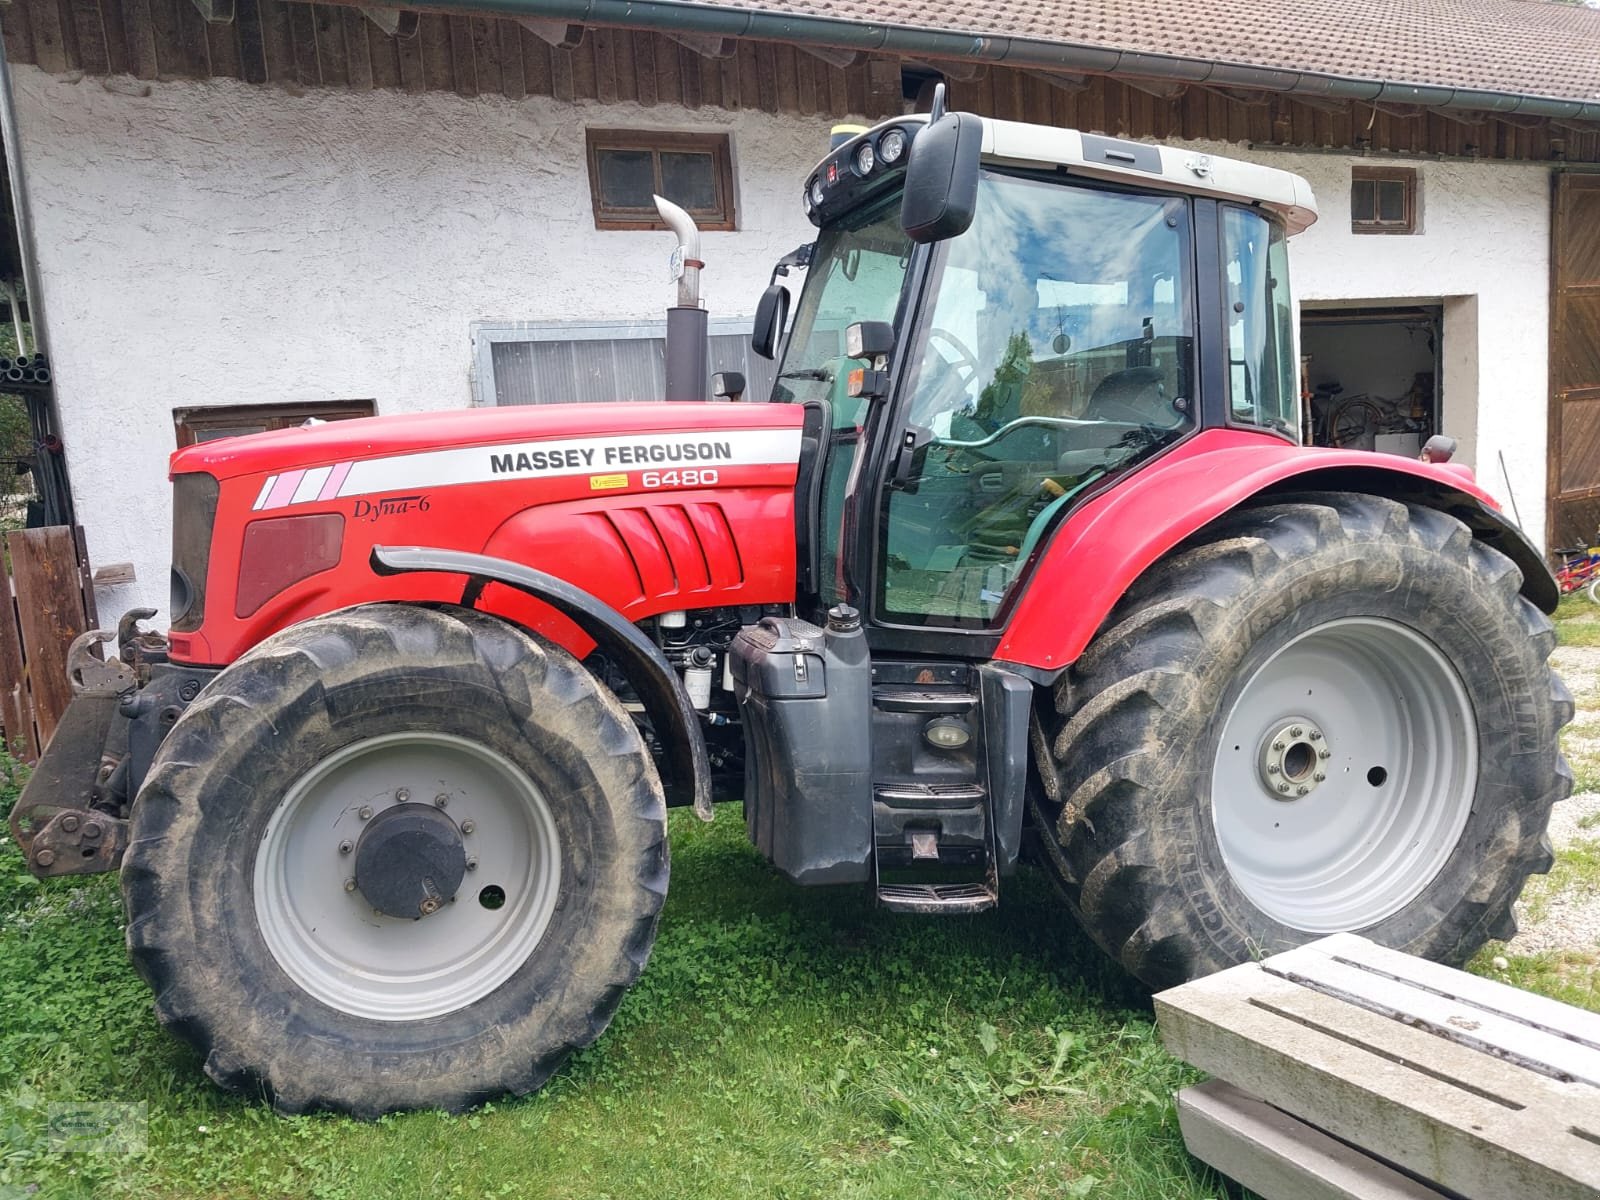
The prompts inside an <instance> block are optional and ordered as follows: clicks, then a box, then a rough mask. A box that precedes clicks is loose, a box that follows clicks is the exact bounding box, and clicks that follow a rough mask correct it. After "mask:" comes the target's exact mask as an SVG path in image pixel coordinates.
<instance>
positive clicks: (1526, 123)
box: [1491, 113, 1550, 129]
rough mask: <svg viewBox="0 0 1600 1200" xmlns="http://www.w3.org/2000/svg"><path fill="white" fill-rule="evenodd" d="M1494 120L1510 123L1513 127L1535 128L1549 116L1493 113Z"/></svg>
mask: <svg viewBox="0 0 1600 1200" xmlns="http://www.w3.org/2000/svg"><path fill="white" fill-rule="evenodd" d="M1491 115H1492V116H1493V117H1494V119H1495V120H1496V121H1499V122H1501V123H1502V124H1505V125H1510V126H1511V127H1512V128H1514V129H1537V128H1539V126H1541V125H1543V124H1544V123H1545V122H1546V121H1548V120H1549V119H1550V118H1549V117H1530V116H1525V115H1523V114H1521V113H1493V114H1491Z"/></svg>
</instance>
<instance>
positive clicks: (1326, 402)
mask: <svg viewBox="0 0 1600 1200" xmlns="http://www.w3.org/2000/svg"><path fill="white" fill-rule="evenodd" d="M1443 324H1444V314H1443V310H1442V309H1441V308H1440V307H1438V306H1437V305H1405V306H1395V307H1389V306H1377V305H1372V306H1368V307H1362V308H1326V309H1314V308H1304V309H1302V310H1301V313H1300V353H1301V356H1302V358H1303V359H1304V366H1305V379H1306V388H1307V389H1308V391H1309V392H1310V394H1311V415H1312V428H1311V439H1312V441H1313V443H1315V444H1316V445H1318V446H1339V447H1342V448H1344V449H1347V450H1376V451H1378V452H1380V453H1387V454H1401V455H1404V456H1406V457H1408V458H1415V457H1416V456H1417V454H1418V452H1419V451H1420V450H1421V449H1422V444H1423V443H1424V442H1426V441H1427V440H1428V438H1430V437H1431V436H1433V435H1434V434H1435V433H1438V432H1440V430H1439V401H1440V397H1439V378H1440V371H1439V363H1440V353H1441V348H1442V345H1443V334H1442V331H1443ZM1445 432H1449V431H1448V430H1446V431H1445Z"/></svg>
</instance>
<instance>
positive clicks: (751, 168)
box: [15, 67, 1548, 616]
mask: <svg viewBox="0 0 1600 1200" xmlns="http://www.w3.org/2000/svg"><path fill="white" fill-rule="evenodd" d="M15 80H16V89H17V107H18V113H19V119H20V122H21V126H22V130H23V136H24V148H25V151H26V155H27V166H28V170H29V175H30V186H31V188H32V191H33V195H34V198H35V199H34V203H35V221H36V225H37V235H38V241H39V257H40V269H41V275H42V280H43V288H44V292H45V303H46V305H47V308H48V312H49V315H50V322H51V352H52V355H53V357H54V369H55V375H56V378H57V380H58V384H59V388H58V393H59V397H60V404H61V409H62V413H63V423H64V427H65V428H64V434H65V438H66V441H67V444H68V453H69V467H70V470H71V471H72V474H73V480H74V485H75V489H76V498H77V502H78V507H79V514H80V519H81V520H82V522H83V523H84V525H85V527H86V529H87V535H88V541H89V548H90V552H91V555H92V556H93V558H94V560H95V562H97V563H107V562H117V561H123V560H130V561H132V562H133V563H134V564H135V567H136V570H137V573H138V582H137V583H136V584H134V585H131V586H128V587H119V588H115V589H108V590H106V591H105V592H103V593H102V595H101V596H100V601H101V607H102V611H103V612H105V613H106V614H107V615H108V616H115V615H116V614H117V613H119V612H121V611H122V610H123V609H125V608H127V607H130V606H132V605H133V604H135V603H140V604H150V605H153V606H161V607H164V605H165V601H166V573H167V557H168V542H169V538H170V534H169V524H168V522H169V516H168V506H169V504H170V493H169V492H168V490H167V487H166V484H165V480H164V471H165V462H166V456H167V454H168V453H169V452H170V451H171V449H172V447H173V429H172V415H171V414H172V409H174V408H177V407H185V406H191V405H205V404H248V403H267V402H277V401H283V402H288V401H302V402H303V401H311V400H330V399H347V398H354V397H372V398H374V399H375V400H376V401H377V404H378V410H379V411H380V412H384V413H392V412H401V411H406V410H415V409H426V408H448V407H457V406H465V405H466V404H468V403H469V402H470V393H469V385H468V371H469V368H470V363H471V347H470V326H471V323H472V322H473V321H474V320H479V319H513V320H550V319H584V318H588V319H595V318H628V317H645V318H651V317H657V316H659V314H660V313H661V311H662V309H663V308H664V307H665V305H666V304H667V303H669V301H670V298H671V295H672V291H671V288H670V287H669V285H668V284H667V282H666V273H665V259H666V254H667V252H668V251H669V250H670V248H671V239H670V235H668V234H665V233H598V232H596V231H595V229H594V228H593V221H592V218H591V215H590V202H589V192H588V182H587V173H586V168H585V165H584V140H583V129H584V126H585V125H586V124H592V125H609V126H620V127H651V126H663V127H671V128H700V129H717V130H727V131H729V132H730V133H731V134H732V142H733V150H734V158H735V167H736V174H737V177H738V184H737V187H738V195H739V211H740V226H741V229H740V232H739V233H737V234H707V235H705V257H706V260H707V262H708V264H709V268H708V270H707V271H706V273H705V277H704V283H705V292H706V297H707V300H708V304H709V307H710V308H711V310H712V312H713V313H714V314H717V315H735V314H747V313H749V312H750V311H751V310H752V309H753V307H754V302H755V298H756V296H757V295H758V294H759V292H760V289H761V288H762V287H763V286H764V285H765V283H766V278H767V272H768V270H769V269H770V266H771V263H772V262H773V261H774V260H775V259H776V258H777V257H779V256H780V255H781V254H783V253H785V252H786V251H788V250H790V249H792V248H793V247H794V246H795V245H797V244H798V243H800V242H801V241H804V240H806V239H807V238H808V237H809V236H810V226H809V225H808V224H807V222H806V221H805V219H804V216H803V215H802V213H801V211H800V208H799V204H798V186H799V182H800V178H801V176H802V173H803V171H804V169H805V167H806V166H807V165H809V164H810V163H811V162H813V161H815V159H816V157H817V156H818V154H819V153H820V152H821V149H822V148H823V147H824V146H825V144H826V136H827V128H828V125H829V124H830V121H829V120H826V119H816V120H813V121H799V120H795V119H793V118H777V117H769V116H766V115H764V114H752V113H738V114H733V113H726V112H721V111H718V110H711V109H703V110H700V111H698V112H694V113H688V112H683V111H680V110H675V109H670V108H655V109H646V108H637V107H633V106H600V105H595V104H580V105H577V106H571V105H561V104H557V103H555V102H553V101H549V100H532V99H531V100H527V101H524V102H521V103H512V102H509V101H502V100H493V99H478V100H471V101H467V100H462V99H459V98H457V97H454V96H449V95H439V94H428V95H422V96H409V95H400V94H395V93H370V94H366V95H361V94H353V93H344V92H336V91H323V90H316V91H310V92H307V93H306V94H304V95H299V96H295V95H290V94H287V93H285V92H282V91H277V90H272V89H261V88H251V87H248V86H245V85H243V84H237V83H231V82H227V81H222V82H213V83H179V82H171V83H161V84H156V85H153V87H152V88H151V89H150V92H149V94H148V95H134V94H129V92H128V91H127V90H108V89H107V88H106V87H104V86H102V85H101V84H100V83H98V82H96V81H94V80H91V79H85V80H82V81H79V82H76V83H74V82H69V81H65V80H60V79H54V78H51V77H49V76H47V75H45V74H43V73H42V72H40V71H38V70H37V69H35V68H32V67H20V68H18V69H17V70H16V72H15ZM133 90H138V89H133ZM1214 149H1217V150H1219V151H1221V152H1224V153H1230V152H1231V153H1235V154H1237V153H1240V149H1239V148H1238V147H1231V148H1230V147H1220V146H1219V147H1214ZM1259 157H1260V158H1261V159H1262V161H1265V162H1268V163H1270V164H1272V165H1274V166H1281V167H1287V168H1289V169H1292V170H1297V171H1299V172H1301V173H1302V174H1304V175H1305V176H1306V177H1307V178H1308V179H1309V180H1310V181H1311V183H1312V185H1313V187H1314V188H1315V189H1316V191H1317V194H1318V197H1319V200H1320V201H1321V205H1322V212H1323V220H1322V222H1321V223H1320V224H1319V225H1317V226H1316V227H1315V228H1313V229H1312V230H1310V231H1309V232H1308V233H1306V234H1305V235H1303V236H1302V237H1300V238H1298V239H1296V242H1295V243H1294V251H1293V269H1294V272H1295V285H1296V288H1297V290H1298V292H1299V294H1300V296H1301V297H1302V298H1303V299H1306V300H1352V301H1354V300H1368V301H1372V300H1384V299H1415V300H1422V299H1429V300H1440V299H1442V300H1444V301H1445V311H1446V316H1445V379H1444V389H1445V394H1446V409H1445V426H1446V430H1447V432H1451V433H1454V434H1456V435H1457V436H1458V437H1461V438H1462V439H1463V441H1464V443H1465V444H1464V453H1465V455H1466V456H1467V461H1469V462H1475V463H1476V465H1478V466H1479V467H1480V469H1481V470H1482V474H1483V478H1484V482H1485V483H1486V484H1487V485H1488V486H1489V487H1490V489H1491V490H1493V491H1495V492H1496V493H1497V494H1500V495H1502V496H1503V495H1504V493H1505V484H1504V482H1503V480H1502V478H1501V475H1500V472H1499V468H1498V460H1497V458H1496V452H1497V451H1500V450H1504V452H1505V455H1506V460H1507V463H1508V466H1509V468H1510V471H1511V478H1512V481H1513V483H1514V485H1515V489H1516V498H1517V501H1518V503H1519V505H1520V506H1521V513H1522V518H1523V520H1524V522H1525V523H1526V525H1527V527H1528V528H1529V529H1530V530H1532V531H1535V532H1536V533H1537V532H1538V531H1539V530H1541V529H1542V526H1543V516H1542V512H1543V494H1544V469H1543V464H1544V435H1545V423H1544V388H1545V356H1546V346H1545V320H1546V306H1547V300H1546V287H1547V284H1546V280H1547V259H1548V249H1547V241H1548V228H1547V220H1548V218H1547V200H1546V195H1547V191H1546V189H1547V187H1548V172H1547V171H1546V170H1545V169H1543V168H1541V167H1537V166H1524V165H1503V164H1455V163H1437V162H1430V163H1424V164H1422V171H1423V174H1424V221H1425V229H1426V232H1425V234H1424V235H1423V236H1420V237H1410V238H1402V237H1354V236H1352V235H1351V234H1350V233H1349V214H1348V210H1347V203H1348V180H1349V164H1350V161H1351V160H1347V159H1344V158H1341V157H1334V156H1325V155H1309V154H1288V153H1272V152H1268V153H1262V154H1261V155H1259ZM1474 298H1475V299H1474ZM1479 397H1481V398H1482V401H1483V403H1482V411H1481V412H1480V411H1478V408H1479V405H1478V399H1479ZM1491 468H1492V469H1491Z"/></svg>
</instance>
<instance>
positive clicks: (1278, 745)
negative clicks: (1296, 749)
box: [1272, 742, 1283, 750]
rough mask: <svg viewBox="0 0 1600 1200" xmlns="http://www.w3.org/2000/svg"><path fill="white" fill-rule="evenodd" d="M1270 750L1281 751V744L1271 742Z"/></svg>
mask: <svg viewBox="0 0 1600 1200" xmlns="http://www.w3.org/2000/svg"><path fill="white" fill-rule="evenodd" d="M1272 748H1273V749H1274V750H1282V749H1283V743H1282V742H1273V743H1272Z"/></svg>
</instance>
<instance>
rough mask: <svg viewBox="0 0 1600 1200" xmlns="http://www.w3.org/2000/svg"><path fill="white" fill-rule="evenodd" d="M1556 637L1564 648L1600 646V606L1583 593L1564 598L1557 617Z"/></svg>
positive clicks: (1557, 611)
mask: <svg viewBox="0 0 1600 1200" xmlns="http://www.w3.org/2000/svg"><path fill="white" fill-rule="evenodd" d="M1555 623H1556V637H1557V640H1558V641H1559V642H1560V643H1561V645H1563V646H1600V604H1596V603H1594V602H1593V601H1592V600H1590V599H1589V597H1588V596H1587V595H1586V594H1585V593H1583V592H1574V593H1573V594H1572V595H1570V596H1563V597H1562V599H1561V606H1560V607H1559V608H1557V609H1556V615H1555Z"/></svg>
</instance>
